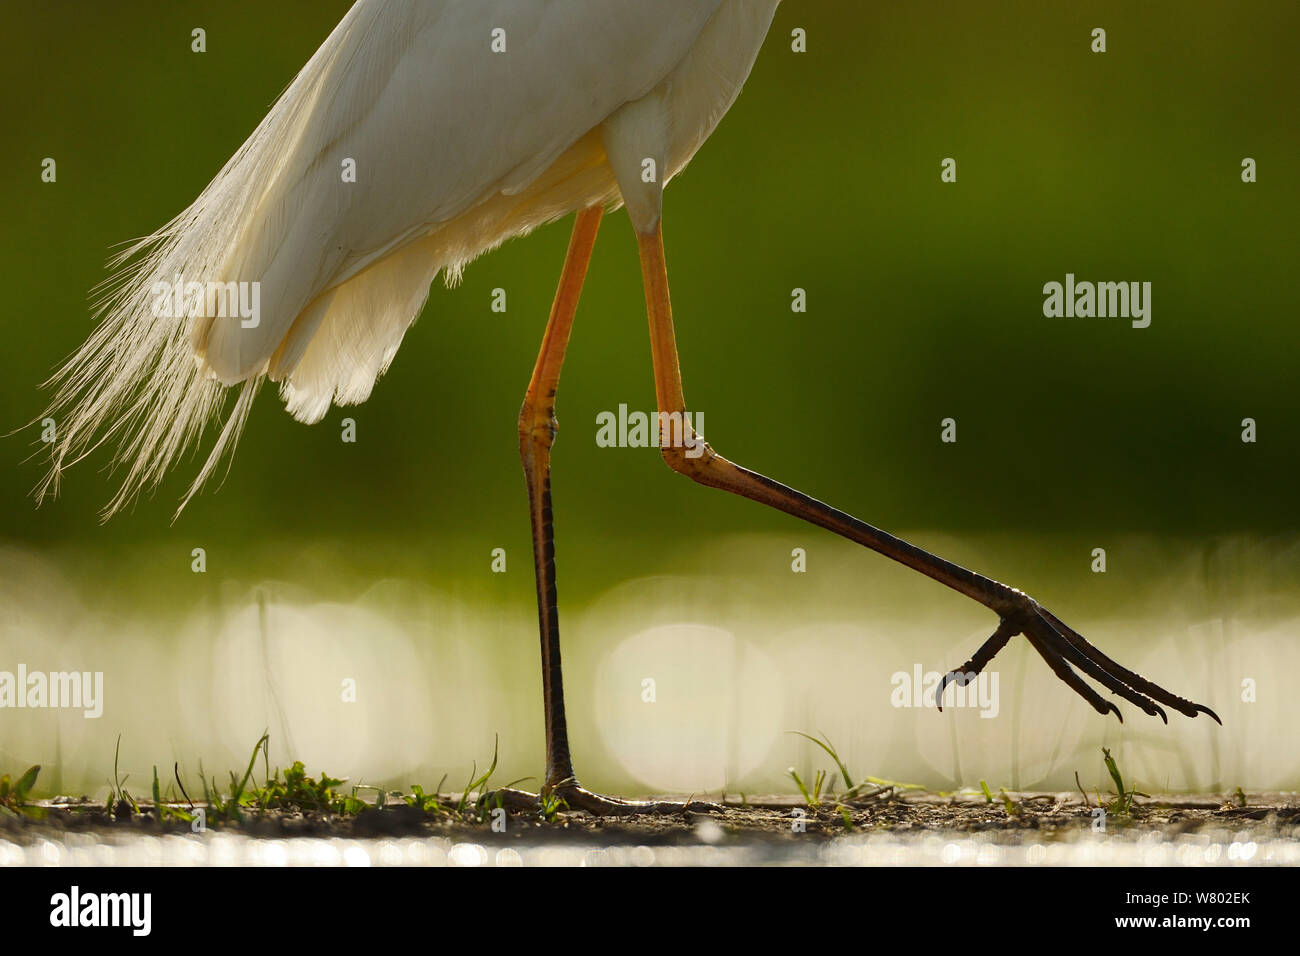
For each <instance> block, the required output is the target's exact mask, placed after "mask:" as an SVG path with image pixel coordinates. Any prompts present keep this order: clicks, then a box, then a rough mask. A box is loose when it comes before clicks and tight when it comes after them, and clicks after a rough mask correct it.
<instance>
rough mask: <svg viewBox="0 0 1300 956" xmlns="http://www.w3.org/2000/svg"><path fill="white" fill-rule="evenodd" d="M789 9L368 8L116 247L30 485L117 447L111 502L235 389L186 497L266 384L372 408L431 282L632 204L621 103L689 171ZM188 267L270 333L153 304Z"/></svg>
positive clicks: (556, 4) (378, 1)
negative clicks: (52, 435) (49, 443)
mask: <svg viewBox="0 0 1300 956" xmlns="http://www.w3.org/2000/svg"><path fill="white" fill-rule="evenodd" d="M776 3H777V0H654V2H646V0H474V2H469V0H360V2H358V3H357V4H356V5H355V6H353V7H352V9H351V10H350V11H349V12H348V13H347V15H346V16H345V17H344V19H343V21H342V22H341V23H340V24H339V25H338V27H336V28H335V30H334V31H333V32H332V33H331V34H330V36H329V37H328V38H327V39H326V40H325V42H324V43H323V44H322V45H321V47H320V49H319V50H317V51H316V53H315V54H314V55H313V56H312V58H311V60H310V61H309V62H308V63H307V65H306V66H305V67H304V68H303V69H302V71H301V72H300V73H299V75H298V76H297V78H296V79H295V80H294V81H293V83H292V84H291V85H290V86H289V88H288V89H287V90H286V91H285V92H284V94H283V95H282V96H281V97H280V99H279V100H278V101H277V102H276V104H275V106H274V107H273V108H272V109H271V111H270V113H269V114H268V115H267V116H266V118H265V119H264V120H263V121H262V123H261V124H260V125H259V126H258V127H257V129H256V130H255V131H254V132H253V134H252V135H251V136H250V137H249V139H248V141H247V142H246V143H245V144H244V145H243V146H242V147H241V148H240V149H239V151H238V152H237V153H236V154H235V155H234V157H232V158H231V159H230V161H229V162H228V163H227V164H226V165H225V167H224V168H223V169H222V170H221V172H220V173H218V175H217V177H216V178H215V179H214V180H213V181H212V183H211V184H210V185H209V186H208V187H207V188H206V189H205V190H204V191H203V192H202V194H200V196H199V197H198V199H196V200H195V201H194V203H193V204H192V205H191V206H190V207H189V208H188V209H186V210H185V211H184V212H183V213H181V214H180V215H179V216H177V217H176V219H174V220H172V222H170V223H168V224H167V225H166V226H164V227H163V228H162V229H160V230H159V231H158V232H157V233H155V234H154V235H152V236H149V237H148V238H146V239H144V240H141V241H140V242H138V243H136V244H135V245H133V246H132V247H130V248H129V249H127V251H126V252H125V253H123V255H122V256H120V257H118V258H117V259H116V260H114V263H113V264H114V265H116V266H122V265H123V264H124V263H125V264H126V265H125V267H124V268H123V269H122V271H121V272H119V273H118V274H117V275H116V276H115V277H114V278H113V279H112V280H110V283H109V284H108V285H107V287H106V290H105V294H104V295H103V297H102V299H101V301H100V302H99V304H98V307H99V309H100V312H101V316H102V318H101V323H100V325H99V326H98V328H97V329H96V331H95V332H94V334H93V335H92V336H91V338H90V339H89V340H88V341H87V342H86V344H85V345H84V346H83V347H82V348H81V349H80V350H79V351H78V352H77V353H76V354H75V355H74V356H73V357H72V358H71V359H70V360H69V361H68V363H67V364H66V365H65V366H64V367H63V368H62V369H61V370H60V371H59V373H58V374H57V375H56V376H55V378H54V379H53V381H54V383H55V384H56V386H57V390H56V393H55V397H54V400H53V403H52V407H51V409H50V411H49V412H48V413H47V414H49V415H51V416H53V417H55V419H56V421H58V422H59V428H58V439H57V441H56V443H55V444H54V449H53V463H52V467H51V470H50V472H49V474H48V476H47V478H46V480H45V482H44V483H43V484H42V485H41V487H40V488H39V489H38V492H37V494H38V498H39V497H40V496H43V495H44V494H45V493H46V492H47V491H54V490H56V489H57V485H58V482H59V478H60V475H61V472H62V471H63V469H65V468H66V467H68V466H69V465H71V464H72V463H73V462H75V461H77V460H79V459H80V458H82V457H84V455H86V454H87V453H88V452H90V451H91V450H93V449H94V448H95V447H97V446H98V445H99V444H100V443H101V442H103V441H105V440H107V439H110V438H111V439H113V440H114V441H115V442H117V443H118V449H117V456H116V458H115V463H117V464H121V465H123V466H124V467H125V470H126V474H125V478H124V481H123V484H122V487H121V489H120V490H119V491H118V493H117V494H116V496H115V497H114V498H113V499H112V501H111V502H110V503H109V505H108V507H107V509H106V516H107V515H110V514H112V513H113V512H114V511H116V510H117V509H119V508H121V507H122V506H123V505H125V504H126V503H128V502H129V501H130V500H131V499H132V498H133V497H134V495H135V494H136V493H138V492H139V491H140V490H141V489H143V488H148V487H152V486H153V485H155V484H156V483H157V482H158V481H159V480H160V479H161V478H162V477H163V475H164V474H165V473H166V471H167V468H168V466H169V465H170V464H171V463H172V462H173V461H174V459H175V458H176V456H177V455H178V454H180V453H181V452H182V451H183V450H184V449H185V448H187V447H188V446H190V445H191V444H192V443H193V442H195V441H196V440H198V439H199V437H200V435H201V433H202V431H203V429H204V427H205V426H206V424H207V423H208V422H209V421H210V420H211V419H212V418H213V416H214V415H217V414H218V413H219V412H220V411H221V409H222V407H223V406H224V404H225V401H224V400H225V391H226V388H227V387H229V386H239V396H238V399H237V401H236V404H235V406H234V409H233V411H231V413H230V414H229V416H228V418H227V420H226V423H225V425H224V426H223V429H222V431H221V433H220V434H219V436H218V438H217V441H216V445H215V447H214V448H213V450H212V452H211V454H210V455H209V456H208V458H207V461H206V462H205V464H204V465H203V467H202V468H201V469H200V472H199V474H198V477H197V478H196V479H195V481H194V483H193V485H192V486H191V488H190V489H189V492H188V493H187V494H186V496H185V498H184V499H183V500H182V502H181V508H183V507H184V505H185V503H186V502H187V501H188V500H189V498H190V497H191V496H192V495H193V494H194V493H195V492H196V491H197V490H198V489H199V488H200V487H201V486H202V485H203V483H204V482H205V481H206V480H207V478H208V477H209V476H210V475H211V474H212V472H213V470H214V469H215V468H216V466H217V464H218V462H219V460H220V458H221V456H222V454H223V453H225V452H227V451H228V450H230V449H231V448H233V445H234V442H235V441H236V439H237V437H238V434H239V431H240V428H241V427H242V425H243V422H244V420H245V418H246V417H247V415H248V411H249V408H250V407H251V404H252V401H253V397H254V395H255V394H256V392H257V389H258V387H259V385H260V384H261V382H262V381H264V380H265V379H266V378H268V377H269V378H271V379H272V380H274V381H278V382H279V383H280V387H281V394H282V396H283V398H284V400H285V403H286V406H287V408H288V410H289V411H290V412H291V413H292V414H293V415H294V416H295V417H297V418H299V419H301V420H303V421H308V422H312V421H317V420H319V419H320V418H321V417H322V416H323V415H324V414H325V412H326V411H327V410H328V408H329V406H330V405H331V403H338V404H348V403H355V402H360V401H364V400H365V399H366V398H367V397H368V396H369V394H370V391H371V389H372V387H373V385H374V383H375V380H376V379H377V378H378V377H379V376H380V375H382V374H383V372H384V371H385V370H386V368H387V367H388V364H389V363H390V362H391V361H392V359H393V356H394V355H395V354H396V352H397V349H398V346H399V345H400V344H401V340H402V337H403V335H404V334H405V331H406V329H407V328H408V327H409V326H410V324H411V322H413V321H414V320H415V317H416V316H417V315H418V314H419V312H420V310H421V308H422V306H423V303H424V301H425V298H426V296H427V295H428V290H429V285H430V283H431V282H432V280H433V279H434V278H435V277H436V276H437V274H438V273H439V272H440V271H444V270H445V271H446V273H447V275H448V277H449V279H454V278H455V277H457V276H458V275H459V273H460V270H461V269H462V268H463V267H464V265H465V264H466V263H468V262H469V261H470V260H472V259H473V258H474V257H476V256H478V255H480V254H481V253H483V252H485V251H487V250H488V249H491V248H493V247H495V246H496V245H498V244H499V243H501V242H503V241H504V240H505V239H507V238H510V237H511V236H516V235H520V234H523V233H526V232H528V231H529V230H531V229H534V228H536V227H537V226H539V225H542V224H543V223H545V222H548V221H551V220H554V219H556V218H559V217H561V216H563V215H566V214H567V213H569V212H572V211H573V210H575V209H577V208H581V207H583V206H586V205H591V204H593V203H598V202H603V203H607V204H611V205H612V204H615V203H617V202H618V201H619V198H620V196H619V192H618V186H617V183H616V181H615V179H614V176H613V172H612V170H611V168H610V162H609V161H608V160H607V158H606V153H605V144H604V143H603V141H602V139H601V135H600V127H601V124H602V123H604V122H605V121H606V120H607V119H609V118H610V117H611V116H612V115H613V114H615V113H616V112H618V111H619V110H620V108H622V107H623V106H625V105H626V104H629V103H632V102H634V101H637V100H639V99H641V98H642V97H645V96H646V95H647V94H648V93H650V92H651V91H655V90H656V89H657V93H656V95H657V96H658V97H660V98H661V99H664V100H665V101H666V102H668V103H669V104H670V105H671V108H672V109H674V110H675V115H674V116H672V117H670V120H671V121H672V122H673V123H674V124H676V126H675V129H677V130H678V131H679V133H678V135H676V136H675V138H674V140H673V142H672V143H670V144H668V147H670V148H671V151H672V156H671V158H670V161H669V162H670V166H671V172H676V171H677V169H680V168H681V166H683V165H685V162H686V161H687V160H689V158H690V156H691V155H693V154H694V152H695V149H697V148H698V146H699V144H700V143H702V142H703V140H704V138H706V137H707V136H708V134H709V133H710V132H711V131H712V129H713V126H714V125H715V124H716V122H717V120H718V119H719V118H720V117H721V115H722V113H724V112H725V111H726V108H727V107H728V106H729V105H730V103H731V101H732V100H733V99H734V97H735V94H736V92H738V90H739V88H740V85H741V83H743V80H744V78H745V76H746V75H748V72H749V69H750V66H751V65H752V63H753V59H754V56H755V55H756V53H757V49H758V46H759V45H760V44H761V42H762V37H763V34H764V33H765V32H766V28H767V25H768V23H769V22H770V20H771V17H772V13H773V11H774V10H775V7H776ZM496 29H501V30H504V31H505V43H506V52H504V53H496V52H493V50H492V46H491V44H492V41H493V31H494V30H496ZM697 46H698V50H699V51H700V52H699V55H698V56H697V55H696V54H695V53H693V51H694V50H696V49H697ZM674 77H679V78H680V82H679V81H675V80H674ZM686 81H689V82H686ZM688 87H689V88H688ZM692 90H694V92H692ZM345 159H351V160H354V161H355V163H356V181H355V182H345V181H344V179H343V176H342V168H343V161H344V160H345ZM176 277H180V278H181V279H182V281H196V282H200V283H208V282H222V283H227V282H244V283H254V282H256V283H258V284H259V291H260V321H259V323H258V324H257V326H256V327H254V328H245V327H243V325H242V324H241V323H240V321H238V318H237V317H235V318H212V317H196V318H193V319H189V320H177V319H170V318H166V317H160V316H156V315H154V314H152V312H151V311H150V304H151V295H150V290H151V289H152V288H153V287H154V285H155V283H158V282H164V283H167V282H172V281H174V280H175V278H176ZM178 513H179V509H178Z"/></svg>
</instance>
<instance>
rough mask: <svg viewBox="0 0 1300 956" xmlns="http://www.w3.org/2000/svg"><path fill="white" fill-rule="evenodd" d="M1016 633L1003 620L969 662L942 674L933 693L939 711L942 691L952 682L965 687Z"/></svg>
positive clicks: (941, 703) (1014, 628)
mask: <svg viewBox="0 0 1300 956" xmlns="http://www.w3.org/2000/svg"><path fill="white" fill-rule="evenodd" d="M1017 633H1018V632H1017V629H1016V626H1015V625H1014V624H1012V623H1011V622H1010V621H1009V620H1007V619H1006V618H1003V619H1002V620H1001V621H1000V622H999V623H998V629H997V630H996V631H994V632H993V634H992V636H991V637H990V638H989V639H988V640H987V641H985V642H984V643H983V644H981V645H980V649H979V650H977V651H976V652H975V653H974V654H972V655H971V659H970V660H968V661H967V662H966V663H965V664H963V665H962V666H961V668H960V669H959V670H955V671H949V672H948V673H946V674H944V675H943V680H941V681H939V689H938V690H936V691H935V692H934V702H935V703H936V704H937V705H938V706H939V710H940V711H942V710H943V690H944V688H945V687H947V686H948V685H949V684H950V683H951V682H952V681H954V680H955V681H960V683H959V684H958V685H957V686H959V687H965V686H966V685H967V684H969V683H970V682H971V681H973V680H974V679H975V678H976V677H977V676H978V675H979V672H980V671H982V670H984V667H985V665H987V664H988V662H989V661H991V660H993V658H994V657H996V656H997V653H998V651H1000V650H1002V648H1004V647H1006V646H1007V642H1008V641H1010V640H1011V639H1012V638H1013V637H1015V636H1016V634H1017Z"/></svg>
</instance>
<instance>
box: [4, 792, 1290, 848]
mask: <svg viewBox="0 0 1300 956" xmlns="http://www.w3.org/2000/svg"><path fill="white" fill-rule="evenodd" d="M440 803H441V804H442V805H443V806H449V807H455V806H456V805H457V803H458V798H457V797H456V796H455V795H445V796H443V797H442V799H441V800H440ZM716 806H717V810H716V811H713V812H698V811H685V812H678V813H670V814H655V815H638V816H631V817H593V816H590V815H589V814H587V813H584V812H574V811H564V810H560V811H559V812H556V813H554V814H552V815H551V816H550V818H542V817H541V815H540V814H538V813H537V812H531V811H530V812H507V813H506V815H505V816H504V818H503V817H502V816H501V815H500V814H497V815H496V816H495V823H496V830H494V828H493V822H494V817H493V815H492V814H491V813H490V812H483V813H479V812H476V811H473V810H469V811H467V812H464V813H457V812H455V811H454V810H440V811H437V810H430V811H421V810H418V809H416V808H414V807H411V806H407V805H406V804H404V803H390V804H389V805H388V806H386V807H385V808H384V809H381V810H376V809H365V810H362V811H361V812H360V813H357V814H352V815H342V814H331V813H321V812H317V811H306V812H304V811H300V810H267V811H257V810H251V809H247V808H245V809H242V810H241V812H240V819H238V820H234V819H221V818H220V815H219V814H215V813H212V812H208V813H207V814H206V823H207V827H208V829H209V830H215V831H225V832H231V833H236V834H242V835H244V836H249V837H267V838H285V837H295V836H302V837H340V838H353V839H356V838H372V837H421V836H424V837H444V838H447V839H451V840H456V841H462V840H470V841H474V842H478V843H484V844H489V845H491V844H495V845H498V846H501V845H509V844H511V843H516V842H517V843H523V844H540V843H548V844H549V843H557V842H558V843H574V844H577V845H587V844H590V845H597V844H599V845H603V846H611V845H613V846H616V845H629V846H630V845H656V844H659V845H672V844H677V845H682V844H691V843H700V842H705V843H719V842H726V843H737V842H763V843H767V842H772V841H780V840H783V839H794V838H797V839H800V840H806V839H807V838H808V837H810V836H811V837H813V838H814V839H820V840H834V839H836V838H838V837H842V836H845V835H849V834H853V835H857V836H862V835H864V834H867V835H869V834H893V835H897V836H900V837H903V836H909V835H910V836H926V835H941V834H944V833H950V834H966V835H971V834H975V833H981V832H983V833H986V834H988V835H989V836H990V837H991V838H993V839H996V840H997V841H998V842H1008V843H1015V842H1025V841H1029V840H1032V841H1033V842H1036V843H1049V842H1052V841H1054V840H1072V839H1077V838H1079V837H1081V836H1084V835H1086V834H1087V833H1089V832H1096V819H1097V813H1096V809H1097V800H1096V798H1095V796H1093V797H1090V798H1088V800H1087V803H1086V804H1085V799H1084V797H1083V796H1081V795H1080V794H1079V793H1077V792H1076V793H1073V794H1069V793H1051V794H1048V793H1009V794H1006V795H1005V797H1004V796H1003V795H1002V794H1001V793H999V794H997V795H994V796H993V798H992V800H989V799H988V798H986V797H985V796H984V795H982V794H969V793H963V794H958V795H952V794H933V793H917V792H907V793H888V794H883V795H880V796H877V797H875V798H873V799H870V800H860V801H855V802H852V803H850V804H836V803H834V802H828V803H824V804H823V805H821V806H818V807H810V806H808V805H807V804H806V803H804V802H803V801H801V800H800V799H799V798H794V797H779V796H775V797H766V798H753V797H750V798H748V799H746V800H744V801H743V802H742V801H740V800H737V799H725V800H723V801H720V802H719V803H717V804H716ZM178 809H182V810H185V811H187V812H189V811H190V809H191V808H190V807H188V806H186V805H184V804H181V805H178ZM37 810H38V812H37V813H36V814H35V815H36V816H39V817H42V819H33V818H32V817H31V816H30V815H23V816H15V815H13V814H11V813H4V814H0V839H4V840H8V841H10V842H13V843H19V844H24V843H30V842H32V841H35V840H39V839H46V840H55V841H57V840H59V839H60V837H61V836H64V835H67V834H69V833H73V832H77V833H82V834H92V835H93V834H96V833H103V834H113V835H115V836H116V837H119V838H120V837H123V836H128V835H131V834H138V835H142V836H143V835H146V834H148V835H157V834H164V833H175V834H182V833H189V832H191V829H192V824H191V823H188V822H186V821H184V820H181V819H177V818H172V819H166V820H164V822H162V823H159V822H158V820H157V819H156V811H155V810H154V809H153V808H152V807H150V806H148V805H138V806H137V807H136V808H135V809H133V808H132V807H131V806H129V805H127V804H125V803H123V804H119V806H118V807H117V808H115V810H114V811H113V812H111V813H110V812H109V811H108V810H107V809H106V808H105V806H104V805H103V803H98V804H92V803H90V802H89V801H84V800H78V801H69V800H67V799H59V800H55V801H44V802H42V803H40V804H39V805H38V807H37ZM40 811H43V812H40ZM137 811H138V812H137ZM502 826H504V832H498V831H499V830H500V829H501V828H502ZM1106 832H1107V833H1108V834H1111V835H1114V834H1117V833H1124V834H1128V835H1130V836H1131V835H1133V834H1142V833H1151V834H1155V835H1159V837H1160V838H1162V839H1177V838H1179V837H1180V836H1185V835H1189V834H1196V833H1201V832H1206V833H1218V834H1222V833H1224V832H1228V833H1231V834H1233V838H1234V839H1238V840H1243V839H1250V840H1257V839H1258V840H1263V839H1264V838H1271V839H1278V838H1281V839H1294V840H1300V794H1295V793H1286V794H1280V793H1262V794H1261V793H1256V794H1240V793H1238V794H1205V795H1196V796H1188V795H1179V796H1163V797H1162V796H1158V795H1157V796H1152V797H1150V798H1143V797H1137V798H1135V799H1134V801H1133V805H1132V808H1131V809H1130V810H1129V811H1128V812H1127V813H1123V812H1115V809H1114V808H1111V809H1110V810H1109V811H1108V812H1107V813H1106Z"/></svg>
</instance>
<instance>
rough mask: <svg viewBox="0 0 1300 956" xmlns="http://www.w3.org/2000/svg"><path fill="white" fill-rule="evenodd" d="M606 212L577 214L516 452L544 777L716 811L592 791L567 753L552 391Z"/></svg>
mask: <svg viewBox="0 0 1300 956" xmlns="http://www.w3.org/2000/svg"><path fill="white" fill-rule="evenodd" d="M603 212H604V209H603V207H601V206H592V207H589V208H587V209H584V210H582V211H581V212H579V213H578V216H577V221H576V222H575V223H574V226H573V236H572V237H571V238H570V240H569V251H568V254H567V255H566V256H565V260H564V270H563V272H561V274H560V283H559V287H558V288H557V289H556V292H555V302H554V304H553V305H552V306H551V315H550V319H549V320H548V321H547V324H546V333H545V335H544V336H543V338H542V347H541V351H540V352H539V353H538V356H537V365H536V366H535V367H534V369H533V377H532V379H531V381H529V383H528V392H527V394H526V395H525V397H524V404H523V408H522V409H521V410H520V412H519V455H520V458H522V459H523V465H524V478H525V480H526V481H527V483H528V507H529V514H530V515H531V518H532V529H533V564H534V566H535V567H536V570H537V616H538V626H539V629H540V632H541V641H542V702H543V706H544V708H545V711H546V778H545V782H544V784H543V786H542V789H543V791H544V792H547V793H554V794H556V795H557V796H559V797H561V798H562V799H563V800H564V802H565V803H566V804H567V805H568V806H569V807H571V808H573V809H575V810H587V811H589V812H591V813H595V814H600V815H622V814H630V813H673V812H680V811H681V810H683V809H688V808H689V809H699V810H706V809H713V808H711V807H708V806H707V805H705V804H690V805H683V804H680V803H664V802H640V801H630V800H619V799H616V798H613V797H606V796H602V795H600V794H596V793H592V792H591V791H589V790H586V789H584V788H583V787H581V786H580V785H579V784H578V781H577V776H576V775H575V774H574V772H573V758H572V755H571V754H570V752H569V731H568V725H567V723H566V721H565V715H564V677H563V674H562V672H561V666H560V623H559V613H558V601H557V598H556V587H555V524H554V520H553V518H552V512H551V446H552V444H553V443H554V441H555V435H556V432H557V431H558V427H559V426H558V423H557V422H556V419H555V392H556V389H557V388H558V386H559V383H560V369H561V367H562V366H563V364H564V352H565V349H566V348H567V347H568V344H569V332H570V331H571V329H572V328H573V317H574V314H575V313H576V312H577V309H578V298H579V296H580V295H581V294H582V284H583V280H584V279H585V278H586V276H587V265H588V263H589V262H590V261H591V253H592V249H593V248H594V246H595V243H596V233H597V232H598V230H599V229H600V221H601V217H602V215H603ZM489 799H490V800H499V801H500V803H501V804H502V805H506V806H511V807H514V808H517V809H525V808H532V807H536V806H537V804H538V798H537V796H536V795H535V794H530V793H525V792H523V791H519V790H506V789H503V790H498V791H495V792H494V793H493V794H491V795H489Z"/></svg>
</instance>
